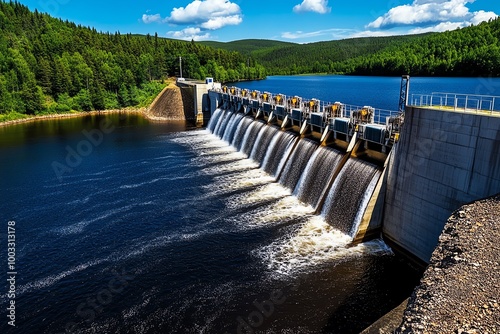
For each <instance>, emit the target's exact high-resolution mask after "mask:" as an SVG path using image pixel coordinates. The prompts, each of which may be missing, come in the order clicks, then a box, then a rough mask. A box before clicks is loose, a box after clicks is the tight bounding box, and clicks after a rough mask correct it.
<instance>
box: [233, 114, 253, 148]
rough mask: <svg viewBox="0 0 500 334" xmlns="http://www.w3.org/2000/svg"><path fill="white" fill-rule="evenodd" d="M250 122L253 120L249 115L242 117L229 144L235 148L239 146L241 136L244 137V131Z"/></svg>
mask: <svg viewBox="0 0 500 334" xmlns="http://www.w3.org/2000/svg"><path fill="white" fill-rule="evenodd" d="M251 124H253V120H252V119H251V118H249V117H243V119H242V120H241V121H240V122H239V123H238V126H237V129H236V131H235V133H234V136H233V140H232V141H231V145H232V146H233V147H235V148H236V149H237V150H239V149H240V148H241V144H242V142H243V138H244V137H245V132H246V131H247V129H248V127H249V126H250V125H251Z"/></svg>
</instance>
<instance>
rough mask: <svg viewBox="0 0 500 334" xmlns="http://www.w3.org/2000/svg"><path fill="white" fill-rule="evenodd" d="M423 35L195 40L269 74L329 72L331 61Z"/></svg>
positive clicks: (355, 55)
mask: <svg viewBox="0 0 500 334" xmlns="http://www.w3.org/2000/svg"><path fill="white" fill-rule="evenodd" d="M427 35H428V34H423V35H406V36H391V37H368V38H352V39H344V40H335V41H326V42H316V43H308V44H297V43H288V42H280V41H273V40H259V39H246V40H238V41H233V42H227V43H221V42H199V43H200V44H203V45H208V46H211V47H214V48H220V49H223V50H229V51H237V52H239V53H242V54H243V55H248V56H251V57H253V58H255V59H256V60H257V61H258V62H259V63H261V64H262V65H264V66H265V67H266V69H267V71H268V73H269V74H302V73H320V72H331V64H333V63H335V62H340V61H344V60H347V59H351V58H355V57H358V56H362V55H369V54H373V53H375V52H377V51H379V50H382V49H385V48H387V47H389V46H394V45H400V44H401V43H404V42H408V41H414V40H417V39H419V38H422V37H424V36H427Z"/></svg>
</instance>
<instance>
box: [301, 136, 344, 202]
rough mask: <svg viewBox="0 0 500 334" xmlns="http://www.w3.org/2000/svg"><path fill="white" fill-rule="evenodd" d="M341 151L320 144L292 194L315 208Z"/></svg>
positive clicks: (340, 155)
mask: <svg viewBox="0 0 500 334" xmlns="http://www.w3.org/2000/svg"><path fill="white" fill-rule="evenodd" d="M341 158H342V153H341V152H340V151H338V150H335V149H333V148H330V147H325V146H320V147H318V149H317V150H316V151H315V152H314V154H313V155H312V156H311V159H309V163H308V164H307V166H306V169H305V170H304V173H302V176H301V178H300V180H299V182H298V183H297V186H296V187H295V191H294V192H293V194H294V195H295V196H297V197H298V198H299V200H301V201H302V202H304V203H307V204H310V205H311V206H312V207H313V208H315V209H317V206H318V204H319V201H320V196H321V194H322V193H323V191H324V190H325V188H326V187H327V186H328V181H329V180H330V179H331V178H332V176H333V173H335V170H336V168H337V165H338V163H339V162H340V159H341Z"/></svg>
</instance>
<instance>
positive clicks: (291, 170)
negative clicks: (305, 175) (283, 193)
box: [279, 138, 318, 190]
mask: <svg viewBox="0 0 500 334" xmlns="http://www.w3.org/2000/svg"><path fill="white" fill-rule="evenodd" d="M317 148H318V143H316V142H314V141H312V140H310V139H307V138H305V139H302V140H300V141H299V142H298V143H297V147H296V148H295V150H294V151H293V152H292V155H291V156H290V158H289V159H288V161H287V162H286V165H285V168H284V169H283V171H282V173H281V176H280V179H279V183H281V184H282V185H284V186H285V187H287V188H289V189H292V190H293V189H295V186H296V185H297V182H298V181H299V179H300V176H301V175H302V172H303V171H304V169H305V168H306V166H307V163H308V162H309V158H310V157H311V155H312V154H313V153H314V151H315V150H316V149H317Z"/></svg>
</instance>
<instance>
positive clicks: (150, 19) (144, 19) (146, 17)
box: [142, 14, 163, 24]
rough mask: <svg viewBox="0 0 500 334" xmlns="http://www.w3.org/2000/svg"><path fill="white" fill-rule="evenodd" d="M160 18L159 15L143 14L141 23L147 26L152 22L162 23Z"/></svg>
mask: <svg viewBox="0 0 500 334" xmlns="http://www.w3.org/2000/svg"><path fill="white" fill-rule="evenodd" d="M162 21H163V20H162V18H161V15H160V14H154V15H149V14H144V15H142V22H144V23H146V24H149V23H153V22H162Z"/></svg>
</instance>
